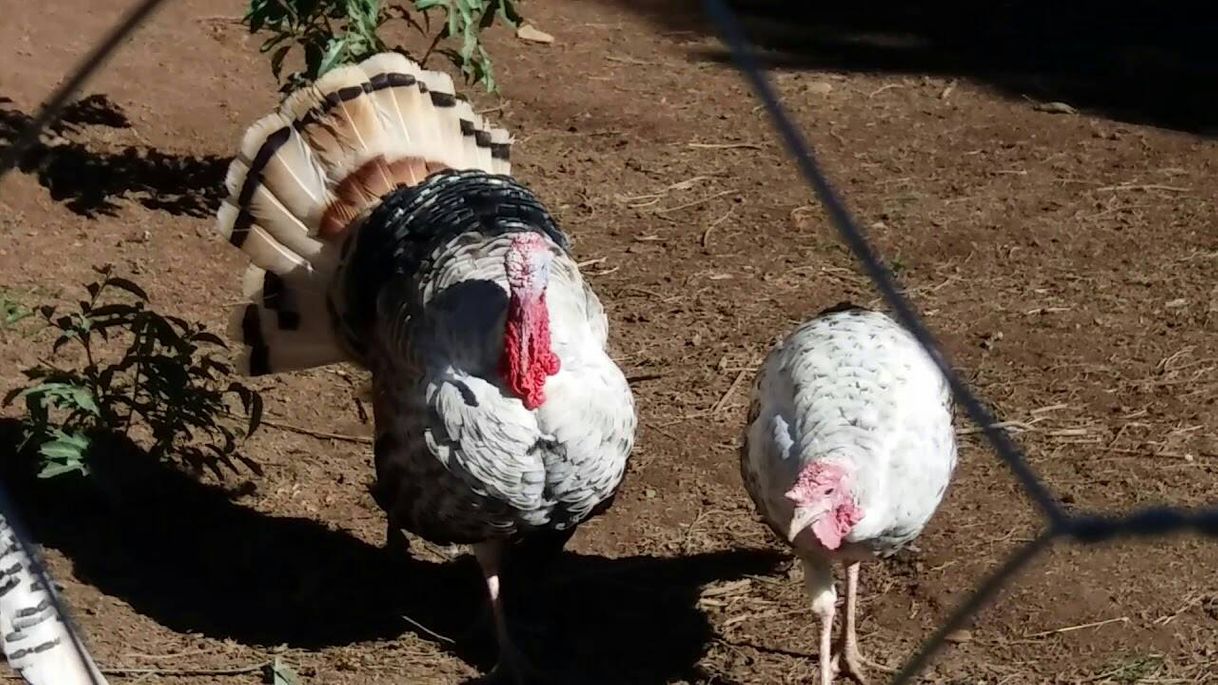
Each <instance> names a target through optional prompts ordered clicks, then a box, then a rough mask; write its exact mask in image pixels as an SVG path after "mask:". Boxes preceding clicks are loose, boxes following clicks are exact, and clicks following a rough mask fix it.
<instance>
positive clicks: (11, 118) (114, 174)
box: [0, 95, 229, 217]
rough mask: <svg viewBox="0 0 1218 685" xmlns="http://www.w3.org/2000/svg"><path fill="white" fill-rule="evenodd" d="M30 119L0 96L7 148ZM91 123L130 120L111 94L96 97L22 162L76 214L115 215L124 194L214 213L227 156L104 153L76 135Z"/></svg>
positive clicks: (197, 213)
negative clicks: (79, 140)
mask: <svg viewBox="0 0 1218 685" xmlns="http://www.w3.org/2000/svg"><path fill="white" fill-rule="evenodd" d="M30 119H31V117H30V115H28V114H26V113H24V112H22V111H20V110H18V109H16V108H15V107H14V106H13V104H12V100H10V99H8V98H5V97H3V96H0V149H4V148H6V147H8V146H9V145H10V144H11V143H12V141H13V140H14V138H16V136H18V135H19V134H20V133H22V132H23V131H25V129H26V127H27V126H28V125H29V124H30ZM87 127H107V128H120V129H124V128H130V127H131V122H130V121H128V119H127V116H126V115H125V114H124V113H123V111H122V109H121V108H119V106H118V105H116V104H115V103H113V102H111V101H110V100H109V99H108V98H107V97H106V96H104V95H90V96H88V97H86V98H83V99H81V100H78V101H76V102H75V103H73V104H72V105H70V106H69V107H68V108H67V110H66V111H65V112H64V115H63V118H62V119H61V120H60V122H59V123H57V124H56V125H55V126H53V127H52V129H51V131H50V134H49V135H48V134H44V135H43V136H42V139H41V141H40V142H39V143H37V144H36V145H35V146H34V147H33V148H31V149H30V150H29V151H28V152H27V153H26V154H25V155H23V156H22V158H21V161H20V164H19V168H20V169H21V171H23V172H25V173H27V174H32V175H34V176H36V177H37V178H38V182H39V183H40V184H41V185H42V186H43V187H44V188H46V189H47V190H48V191H50V194H51V198H52V199H54V200H56V201H58V202H63V203H64V204H65V205H66V206H67V207H68V208H69V209H71V210H72V211H73V212H76V213H77V214H80V215H82V216H88V217H94V216H97V215H99V214H109V215H113V214H115V213H116V212H117V211H118V204H117V202H116V201H117V200H119V199H129V200H133V201H136V202H139V203H140V204H141V205H143V206H145V207H147V208H149V209H158V210H162V211H166V212H169V213H171V214H178V215H186V216H194V217H206V216H210V215H211V214H213V213H214V212H215V210H216V208H217V207H218V206H219V204H220V200H221V198H222V197H223V195H224V176H225V174H226V173H227V171H228V163H229V159H228V158H224V157H218V156H215V155H204V156H188V155H173V154H166V153H164V152H161V151H160V150H157V149H156V148H150V147H142V146H141V147H136V146H127V147H124V148H122V149H121V150H118V151H99V150H96V149H93V147H95V146H91V145H90V144H88V143H81V142H76V141H75V140H72V139H71V138H76V137H79V136H78V134H80V133H81V132H83V131H84V129H85V128H87Z"/></svg>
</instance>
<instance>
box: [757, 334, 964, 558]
mask: <svg viewBox="0 0 1218 685" xmlns="http://www.w3.org/2000/svg"><path fill="white" fill-rule="evenodd" d="M754 401H755V402H756V403H757V417H756V419H755V420H754V421H753V423H752V425H750V426H749V428H748V450H747V452H746V453H745V454H744V455H742V458H743V459H744V460H745V463H744V469H745V473H746V477H745V480H746V485H748V486H749V487H750V494H751V495H752V497H753V499H754V501H755V503H756V504H757V506H758V508H759V509H760V510H761V513H762V514H763V515H764V516H765V517H766V518H767V519H768V520H769V521H770V522H771V525H774V526H775V527H776V528H777V529H778V530H785V529H786V525H787V524H788V523H789V521H790V517H791V505H790V503H789V502H788V501H787V500H786V499H785V498H784V497H783V493H785V492H786V491H787V490H788V489H789V488H790V487H791V485H792V484H793V483H794V479H795V477H796V475H797V474H798V472H799V470H800V469H801V468H802V467H803V466H804V465H805V464H807V463H809V462H811V461H814V460H818V459H823V458H825V457H829V456H832V457H834V458H835V459H849V460H850V461H852V462H854V465H855V472H856V484H855V496H856V501H857V504H858V505H859V506H860V507H861V508H862V510H863V512H864V517H863V519H862V520H861V521H859V523H858V524H857V525H856V526H855V527H854V529H853V530H852V531H851V533H850V535H849V536H847V538H846V539H847V541H848V542H856V543H857V542H866V543H868V544H869V545H873V546H877V547H879V548H886V547H899V546H900V545H903V544H905V543H906V542H908V541H909V540H910V539H912V538H913V537H915V536H916V535H917V534H918V533H920V532H921V530H922V528H923V527H924V526H925V525H926V522H927V521H928V520H929V518H930V516H931V515H932V514H933V513H934V510H935V509H936V507H937V506H938V504H939V502H940V500H941V499H942V497H943V494H944V490H945V488H946V487H947V483H948V481H949V480H950V478H951V474H952V472H953V470H954V468H955V463H956V445H955V437H954V433H953V429H952V416H951V398H950V394H949V391H948V387H947V384H946V382H945V381H944V379H943V377H942V374H941V373H940V372H939V370H938V368H937V367H936V366H935V365H934V363H933V362H932V361H931V359H930V358H929V356H927V354H926V353H925V351H924V350H923V349H922V347H921V346H920V345H919V344H918V342H917V341H916V340H915V339H914V338H913V337H912V336H911V335H910V334H909V333H908V332H907V331H905V330H904V329H903V328H901V327H900V326H898V325H897V324H896V323H895V322H894V321H892V320H891V319H889V318H888V317H887V316H884V315H883V314H880V313H877V312H861V311H853V312H835V313H831V314H826V315H823V316H821V317H818V318H816V319H813V320H812V321H809V322H807V323H805V324H804V325H802V326H800V327H799V328H798V329H796V331H794V332H793V333H792V334H791V335H790V336H788V338H787V339H786V340H785V341H783V343H782V344H781V345H780V346H778V347H776V348H775V349H774V350H772V351H771V352H770V354H769V355H768V356H767V358H766V361H765V363H764V365H763V368H762V370H761V373H760V374H759V376H758V382H757V384H756V385H755V386H754ZM750 481H751V482H750Z"/></svg>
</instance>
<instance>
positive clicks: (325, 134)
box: [217, 52, 512, 376]
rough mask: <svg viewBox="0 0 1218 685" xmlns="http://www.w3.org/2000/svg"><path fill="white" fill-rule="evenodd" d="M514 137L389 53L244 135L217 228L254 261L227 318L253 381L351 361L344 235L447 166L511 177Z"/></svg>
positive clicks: (326, 81)
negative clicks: (400, 191)
mask: <svg viewBox="0 0 1218 685" xmlns="http://www.w3.org/2000/svg"><path fill="white" fill-rule="evenodd" d="M511 144H512V140H511V136H510V135H509V133H508V132H507V131H506V130H504V129H500V128H490V127H489V126H488V125H487V123H486V122H485V121H484V120H483V119H482V117H480V116H478V115H477V114H475V113H474V111H473V109H472V108H471V107H470V106H469V104H468V103H467V102H466V101H464V100H462V99H460V98H459V97H458V96H457V94H456V93H455V91H454V89H453V82H452V78H451V77H449V76H448V75H447V74H444V73H441V72H436V71H428V70H425V69H422V68H421V67H420V66H419V65H418V64H416V63H415V62H412V61H411V60H409V59H408V58H406V57H405V56H403V55H400V54H398V53H394V52H386V53H382V54H378V55H374V56H373V57H370V58H368V59H367V60H364V61H363V62H361V63H359V64H357V65H353V66H347V67H342V68H339V69H336V70H334V71H331V72H329V73H327V74H326V75H324V76H322V77H321V78H320V79H319V80H318V81H317V82H316V83H315V84H313V85H310V86H306V87H304V88H301V89H300V90H297V91H296V92H294V93H292V94H291V95H289V96H288V97H287V98H286V99H285V100H284V102H283V104H282V105H280V107H279V108H278V110H276V111H275V112H274V113H272V114H269V115H267V116H266V117H264V118H263V119H261V120H260V121H258V122H257V123H255V124H254V125H253V126H251V127H250V128H249V130H248V131H246V133H245V137H244V139H243V140H242V142H241V148H240V152H239V154H238V155H237V157H236V158H235V159H234V160H233V162H232V163H231V165H230V166H229V170H228V178H227V180H226V185H227V188H228V192H229V196H228V198H227V199H225V200H224V202H223V203H222V204H221V206H220V209H219V212H218V216H217V227H218V229H219V231H220V233H221V234H222V235H223V236H224V237H225V238H226V239H227V240H228V241H229V242H230V243H231V244H232V245H234V246H236V247H238V248H240V249H241V250H242V251H243V252H244V253H245V254H246V255H247V256H248V257H249V259H250V261H251V262H252V264H251V265H250V267H249V268H248V269H247V270H246V273H245V275H244V278H243V284H242V294H243V295H244V296H245V297H246V298H248V299H249V302H248V303H245V304H241V305H239V306H238V307H237V308H236V310H235V311H234V312H233V314H232V316H231V317H230V324H229V335H230V336H232V337H233V338H234V339H236V340H238V341H240V342H241V344H242V345H243V346H244V348H245V350H244V353H243V354H242V356H241V358H240V360H239V368H240V370H241V371H242V373H245V374H247V375H253V376H257V375H262V374H267V373H276V372H280V371H290V370H295V369H304V368H310V367H315V366H323V365H325V364H330V363H334V362H339V361H344V360H346V359H347V358H348V355H347V354H346V353H345V352H344V351H343V348H342V347H341V346H340V344H339V342H338V338H337V337H336V336H335V334H334V332H333V331H332V329H331V322H330V312H329V310H328V304H327V297H326V294H327V291H328V289H329V287H330V282H331V280H332V277H333V275H334V272H335V269H336V268H337V267H338V264H339V261H340V257H341V254H340V253H341V250H342V246H343V243H344V239H345V237H346V235H347V232H348V231H349V230H350V229H351V227H352V225H353V224H354V223H356V220H357V219H358V218H360V217H361V216H362V215H363V214H364V213H365V212H366V211H367V210H368V209H369V208H371V207H373V206H374V205H376V204H377V203H378V202H379V200H380V198H381V197H383V196H384V195H385V194H386V193H388V192H390V191H392V190H394V189H396V188H398V187H401V186H412V185H416V184H418V183H420V182H422V181H423V180H424V179H425V178H426V177H427V176H428V175H429V174H431V173H434V172H436V171H439V170H442V169H449V168H451V169H481V170H484V171H488V172H491V173H496V174H510V173H511V162H510V154H509V153H510V149H511Z"/></svg>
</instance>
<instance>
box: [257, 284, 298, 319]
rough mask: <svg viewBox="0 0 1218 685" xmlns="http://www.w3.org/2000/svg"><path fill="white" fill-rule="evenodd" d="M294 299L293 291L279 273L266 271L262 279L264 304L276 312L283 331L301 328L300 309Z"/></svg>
mask: <svg viewBox="0 0 1218 685" xmlns="http://www.w3.org/2000/svg"><path fill="white" fill-rule="evenodd" d="M294 300H295V298H294V297H292V291H291V290H290V289H288V287H287V285H286V284H285V283H284V282H283V279H282V278H280V277H279V274H276V273H272V272H270V271H268V272H266V276H264V277H263V279H262V306H263V307H265V308H267V309H270V310H272V311H274V312H275V314H276V322H277V323H278V325H279V330H281V331H295V330H298V329H299V328H300V309H299V307H297V306H296V303H295V302H294Z"/></svg>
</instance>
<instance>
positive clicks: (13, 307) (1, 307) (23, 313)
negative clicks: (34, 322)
mask: <svg viewBox="0 0 1218 685" xmlns="http://www.w3.org/2000/svg"><path fill="white" fill-rule="evenodd" d="M33 313H34V312H33V310H31V309H30V308H29V307H26V306H25V305H24V304H23V303H22V302H21V300H20V299H18V298H17V297H15V296H14V295H13V294H11V293H10V292H9V291H7V290H0V330H9V329H11V328H13V327H14V326H16V325H17V324H18V323H20V322H21V321H23V320H24V319H26V318H28V317H30V316H31V315H33Z"/></svg>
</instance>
